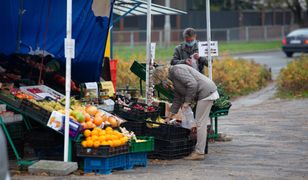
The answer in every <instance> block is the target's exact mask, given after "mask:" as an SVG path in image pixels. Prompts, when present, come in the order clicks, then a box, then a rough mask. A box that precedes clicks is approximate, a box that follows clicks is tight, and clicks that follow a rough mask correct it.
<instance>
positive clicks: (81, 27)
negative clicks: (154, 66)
mask: <svg viewBox="0 0 308 180" xmlns="http://www.w3.org/2000/svg"><path fill="white" fill-rule="evenodd" d="M93 2H94V1H93ZM106 2H108V3H109V6H107V7H108V8H107V10H108V12H110V13H107V14H109V16H103V17H102V16H96V15H95V13H93V11H92V7H93V4H92V1H79V0H74V1H73V4H71V3H69V2H68V4H67V7H68V9H70V10H69V11H68V14H69V15H72V17H71V16H69V15H68V16H67V19H68V20H67V21H68V22H69V23H68V25H66V23H65V21H64V18H61V17H63V16H64V15H65V13H66V11H65V9H64V8H60V7H65V2H63V1H60V0H57V1H42V2H40V3H39V4H37V3H34V2H33V1H9V2H8V1H4V0H2V1H0V3H1V6H0V7H1V11H2V12H4V14H5V15H4V16H1V17H0V18H1V19H0V22H1V23H3V25H5V26H7V27H8V28H6V29H1V31H0V36H1V39H3V41H2V42H1V44H0V52H1V53H4V54H2V55H1V58H0V60H1V67H2V69H1V73H3V75H4V76H3V79H1V82H2V83H1V92H0V101H1V104H3V105H2V111H1V117H0V125H1V127H2V128H3V129H4V132H5V134H6V137H7V139H8V141H9V144H10V147H12V149H13V153H14V155H15V156H16V159H17V162H18V164H19V165H29V164H31V163H33V162H34V161H23V160H22V157H21V155H22V153H21V151H22V150H21V151H18V150H17V149H18V148H16V146H15V141H14V139H15V138H21V137H22V135H20V134H19V135H16V134H14V133H16V131H15V132H14V131H13V130H14V129H16V128H17V125H14V123H15V122H17V120H18V122H19V121H22V122H23V124H24V125H25V126H26V131H27V132H29V133H31V131H32V125H33V124H34V125H35V126H38V127H42V128H45V129H46V130H47V129H48V130H52V131H51V132H52V133H57V134H59V135H63V134H68V135H69V143H70V146H68V145H67V144H66V143H65V152H68V154H66V155H65V154H64V160H65V161H67V160H71V159H70V157H71V156H75V157H76V158H77V159H78V158H79V159H82V162H83V163H82V164H83V169H84V171H85V172H96V173H102V174H108V173H110V172H111V171H112V170H113V169H117V168H122V169H130V168H132V167H134V166H136V165H142V166H146V164H147V155H148V152H151V151H153V152H152V153H151V155H152V156H153V157H162V158H164V157H165V158H167V159H170V158H171V159H172V158H179V157H183V156H185V155H188V154H189V153H190V152H191V151H192V149H193V146H194V143H195V141H194V140H193V139H191V138H190V136H189V130H188V129H185V128H182V127H180V126H179V124H166V123H165V122H164V121H163V120H162V118H161V117H160V108H159V107H158V106H156V105H146V104H143V103H140V102H138V101H136V100H132V99H131V98H129V97H125V96H122V95H119V94H117V95H116V96H114V94H113V93H112V87H110V84H109V85H108V82H103V83H101V82H99V77H100V72H101V64H102V54H103V51H102V50H103V49H104V47H105V43H104V42H105V41H106V38H107V33H108V30H109V25H110V18H109V17H110V14H111V13H112V5H113V1H106ZM150 2H151V1H150ZM139 5H140V6H141V7H142V4H139ZM148 5H149V7H148V11H147V12H151V8H150V6H151V3H149V4H148ZM142 8H144V7H142ZM19 12H20V13H19ZM150 14H151V13H150ZM34 22H35V23H34ZM70 22H71V23H72V29H71V28H70V27H69V26H70ZM1 25H2V24H1ZM65 27H67V31H68V34H67V36H66V37H67V38H66V40H65V43H63V39H64V36H65V34H64V32H65ZM89 27H91V30H90V28H89ZM12 32H15V33H12ZM33 34H34V35H33ZM149 34H150V33H149ZM71 38H75V39H76V40H75V41H76V47H75V44H74V43H75V42H74V41H73V40H72V39H71ZM12 42H14V43H12ZM149 42H150V41H149ZM64 44H65V46H64ZM16 52H17V53H16ZM64 52H65V53H64ZM64 55H65V56H64ZM65 58H66V60H65ZM72 58H73V62H72V79H73V80H74V81H70V79H71V78H70V63H68V62H70V59H72ZM65 63H66V65H64V64H65ZM3 67H4V68H3ZM64 69H66V70H64ZM27 70H30V71H29V72H28V71H27ZM25 72H26V73H25ZM64 74H66V77H65V78H64ZM65 79H66V80H67V81H65ZM84 82H91V83H84ZM43 83H44V84H45V85H42V84H43ZM106 83H107V84H106ZM64 87H65V90H64ZM70 90H72V92H73V93H75V95H76V96H75V97H70V94H71V93H70ZM64 92H65V94H66V95H64ZM114 102H116V104H114ZM123 102H124V103H123ZM65 109H66V110H65ZM68 112H69V113H68ZM16 114H20V116H15V115H16ZM15 117H21V118H19V119H18V118H15ZM20 119H21V120H20ZM65 121H66V122H69V123H65ZM34 122H36V123H34ZM65 125H67V126H65ZM22 126H23V125H22ZM12 127H13V128H12ZM17 132H20V131H17ZM46 133H47V132H46ZM137 135H138V136H137ZM66 140H67V139H66ZM47 142H48V140H47ZM154 144H155V148H154ZM166 147H168V148H166ZM61 148H62V149H63V146H62V147H61V146H60V149H61ZM175 151H180V152H175ZM74 152H75V153H74ZM174 155H176V156H174ZM97 164H100V165H99V166H97Z"/></svg>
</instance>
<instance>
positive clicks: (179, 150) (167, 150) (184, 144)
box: [149, 139, 196, 159]
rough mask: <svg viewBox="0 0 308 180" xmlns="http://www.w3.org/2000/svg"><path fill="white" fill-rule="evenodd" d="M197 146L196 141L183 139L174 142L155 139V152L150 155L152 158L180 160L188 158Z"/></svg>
mask: <svg viewBox="0 0 308 180" xmlns="http://www.w3.org/2000/svg"><path fill="white" fill-rule="evenodd" d="M195 145H196V140H195V139H181V140H174V141H167V140H160V139H155V150H154V151H153V152H152V153H150V155H149V157H150V158H156V159H178V158H182V157H184V156H188V155H189V154H190V153H191V152H192V151H193V150H194V147H195Z"/></svg>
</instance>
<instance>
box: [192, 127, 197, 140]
mask: <svg viewBox="0 0 308 180" xmlns="http://www.w3.org/2000/svg"><path fill="white" fill-rule="evenodd" d="M190 135H191V137H192V138H195V137H197V127H192V128H191V129H190Z"/></svg>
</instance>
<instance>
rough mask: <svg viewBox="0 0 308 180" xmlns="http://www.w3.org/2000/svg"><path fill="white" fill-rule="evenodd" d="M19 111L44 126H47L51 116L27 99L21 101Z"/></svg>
mask: <svg viewBox="0 0 308 180" xmlns="http://www.w3.org/2000/svg"><path fill="white" fill-rule="evenodd" d="M20 109H21V110H22V111H24V112H25V113H26V114H27V115H28V116H30V117H31V118H33V119H35V120H36V121H39V122H41V123H42V124H45V125H47V123H48V120H49V117H50V115H51V112H50V111H47V110H46V109H44V108H42V107H40V106H38V105H36V104H34V103H32V102H31V101H29V100H27V99H24V100H23V101H22V103H21V108H20Z"/></svg>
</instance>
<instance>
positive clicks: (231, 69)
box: [205, 56, 270, 96]
mask: <svg viewBox="0 0 308 180" xmlns="http://www.w3.org/2000/svg"><path fill="white" fill-rule="evenodd" d="M205 74H206V75H207V74H208V73H207V69H206V72H205ZM213 79H214V81H215V82H216V83H217V84H218V83H221V84H222V85H223V87H224V89H225V90H226V92H227V93H229V94H230V95H231V96H236V95H243V94H247V93H249V92H251V91H254V90H257V89H260V88H261V87H262V86H264V85H266V83H267V82H268V80H269V79H270V72H269V71H268V70H267V69H266V68H265V67H264V66H262V65H260V64H257V63H255V62H253V61H247V60H243V59H240V60H235V59H233V58H231V57H228V56H224V57H223V59H220V60H215V61H214V63H213Z"/></svg>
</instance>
